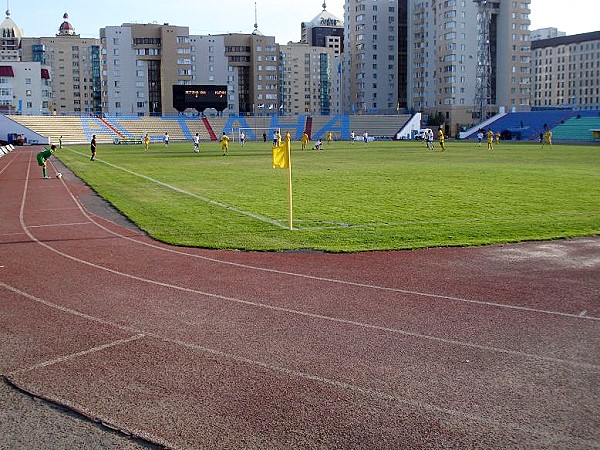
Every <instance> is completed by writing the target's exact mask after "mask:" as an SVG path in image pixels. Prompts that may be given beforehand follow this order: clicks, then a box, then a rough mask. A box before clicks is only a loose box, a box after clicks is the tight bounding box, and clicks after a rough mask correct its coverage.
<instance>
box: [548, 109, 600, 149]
mask: <svg viewBox="0 0 600 450" xmlns="http://www.w3.org/2000/svg"><path fill="white" fill-rule="evenodd" d="M591 130H600V113H599V112H598V111H593V112H592V111H585V112H584V111H581V112H579V113H578V114H577V115H576V116H575V117H571V118H570V119H569V120H566V121H565V122H564V123H561V124H559V125H558V126H556V127H555V128H554V129H553V130H552V139H553V140H555V141H588V142H589V141H596V142H597V141H598V139H594V137H593V135H592V131H591Z"/></svg>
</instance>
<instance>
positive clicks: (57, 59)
mask: <svg viewBox="0 0 600 450" xmlns="http://www.w3.org/2000/svg"><path fill="white" fill-rule="evenodd" d="M68 18H69V16H68V14H66V13H65V14H64V15H63V19H64V20H63V22H62V23H61V24H60V26H59V28H58V33H57V34H56V36H53V37H39V38H34V37H24V38H23V40H22V52H23V56H22V59H23V61H30V62H38V63H40V64H41V65H43V66H48V67H49V70H50V80H51V88H50V91H51V93H52V94H51V95H52V98H51V100H50V101H49V103H48V110H49V111H50V112H51V113H52V114H59V115H70V114H96V113H100V112H101V111H102V105H101V97H100V93H101V78H100V40H99V39H95V38H91V39H90V38H82V37H80V35H78V34H76V33H75V28H74V27H73V26H72V25H71V24H70V23H69V21H68Z"/></svg>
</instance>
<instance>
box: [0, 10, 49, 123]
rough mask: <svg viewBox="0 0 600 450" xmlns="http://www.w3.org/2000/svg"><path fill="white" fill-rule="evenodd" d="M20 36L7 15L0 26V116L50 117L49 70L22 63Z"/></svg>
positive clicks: (33, 64)
mask: <svg viewBox="0 0 600 450" xmlns="http://www.w3.org/2000/svg"><path fill="white" fill-rule="evenodd" d="M22 40H23V36H22V33H21V30H20V29H19V27H17V24H16V23H15V22H14V21H13V20H12V19H11V17H10V11H9V10H7V11H6V18H5V19H4V20H3V21H2V23H1V24H0V112H2V113H18V114H40V113H49V112H50V110H49V106H50V104H51V101H50V100H51V93H52V91H51V86H50V70H49V67H47V66H46V65H42V64H41V63H40V62H32V61H29V62H26V61H22V60H21V50H22V47H21V45H22Z"/></svg>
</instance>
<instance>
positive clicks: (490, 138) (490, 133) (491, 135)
mask: <svg viewBox="0 0 600 450" xmlns="http://www.w3.org/2000/svg"><path fill="white" fill-rule="evenodd" d="M487 144H488V146H487V149H488V150H494V132H493V131H492V130H488V132H487Z"/></svg>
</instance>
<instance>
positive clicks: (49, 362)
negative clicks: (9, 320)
mask: <svg viewBox="0 0 600 450" xmlns="http://www.w3.org/2000/svg"><path fill="white" fill-rule="evenodd" d="M29 298H31V297H29ZM48 306H49V305H48ZM56 306H58V305H56ZM77 315H81V314H77ZM84 316H85V315H84ZM89 318H90V319H91V320H94V318H92V317H89ZM94 321H95V322H97V320H94ZM108 325H112V326H114V324H113V323H112V322H111V323H108ZM143 337H145V335H144V334H136V335H134V336H131V337H128V338H125V339H118V340H116V341H111V342H108V343H106V344H102V345H98V346H96V347H92V348H88V349H86V350H82V351H80V352H76V353H71V354H70V355H64V356H61V357H59V358H54V359H49V360H47V361H43V362H40V363H38V364H34V365H33V366H29V367H23V368H21V369H18V370H15V371H13V372H9V373H8V374H7V376H8V377H11V376H15V375H20V374H23V373H26V372H31V371H34V370H36V369H43V368H44V367H49V366H53V365H54V364H59V363H62V362H65V361H70V360H73V359H77V358H79V357H80V356H85V355H89V354H92V353H96V352H100V351H102V350H106V349H107V348H112V347H117V346H119V345H123V344H128V343H129V342H133V341H137V340H139V339H142V338H143Z"/></svg>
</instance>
